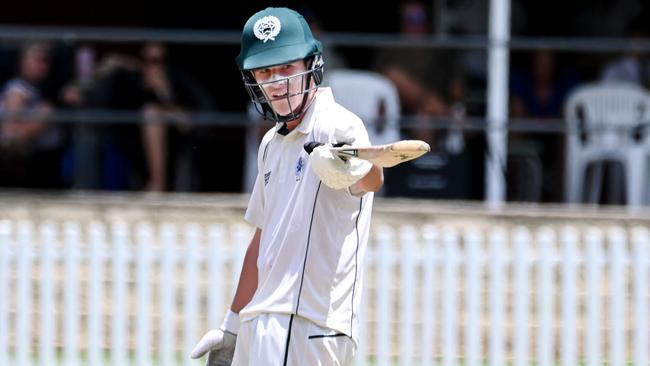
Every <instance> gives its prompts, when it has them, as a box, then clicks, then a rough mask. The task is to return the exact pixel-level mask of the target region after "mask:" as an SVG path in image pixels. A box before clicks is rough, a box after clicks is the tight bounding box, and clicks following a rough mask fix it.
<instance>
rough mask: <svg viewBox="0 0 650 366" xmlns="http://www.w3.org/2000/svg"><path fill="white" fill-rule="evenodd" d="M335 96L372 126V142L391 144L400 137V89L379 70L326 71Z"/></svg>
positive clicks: (328, 83)
mask: <svg viewBox="0 0 650 366" xmlns="http://www.w3.org/2000/svg"><path fill="white" fill-rule="evenodd" d="M325 83H326V85H328V86H330V87H331V88H332V92H333V94H334V99H335V100H336V101H337V102H338V103H339V104H341V105H342V106H344V107H345V108H347V109H349V110H350V111H351V112H353V113H354V114H356V115H357V116H359V117H360V118H361V119H362V120H363V122H364V123H365V125H366V128H367V129H368V135H369V137H370V142H372V143H373V144H375V145H381V144H387V143H391V142H395V141H397V140H399V139H400V132H399V118H400V113H401V112H400V103H399V95H398V93H397V88H395V86H394V85H393V83H392V82H391V81H390V80H389V79H387V78H386V77H384V76H383V75H381V74H379V73H375V72H372V71H363V70H352V69H336V70H332V71H329V72H326V73H325Z"/></svg>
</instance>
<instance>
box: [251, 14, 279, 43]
mask: <svg viewBox="0 0 650 366" xmlns="http://www.w3.org/2000/svg"><path fill="white" fill-rule="evenodd" d="M281 28H282V25H281V24H280V19H278V18H276V17H274V16H273V15H269V16H266V17H264V18H260V19H258V20H257V21H256V22H255V25H254V26H253V32H254V33H255V37H257V39H260V40H262V41H264V43H266V41H268V40H269V39H270V40H271V41H275V37H276V36H277V35H278V34H279V33H280V29H281Z"/></svg>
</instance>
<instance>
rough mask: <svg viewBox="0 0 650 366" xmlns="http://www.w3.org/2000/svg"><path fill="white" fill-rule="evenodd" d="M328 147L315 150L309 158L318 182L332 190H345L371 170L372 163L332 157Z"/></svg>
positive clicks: (323, 146)
mask: <svg viewBox="0 0 650 366" xmlns="http://www.w3.org/2000/svg"><path fill="white" fill-rule="evenodd" d="M330 148H331V146H330V145H322V146H319V147H317V148H315V149H314V150H313V151H312V152H311V154H309V156H310V161H311V167H312V169H314V172H315V173H316V175H318V177H319V178H320V180H321V181H322V182H323V183H325V185H327V186H328V187H330V188H332V189H343V188H347V187H349V186H351V185H353V184H354V183H356V182H358V181H359V180H360V179H361V178H363V177H365V176H366V174H368V172H369V171H370V169H371V168H372V163H370V162H368V161H365V160H361V159H356V158H350V159H348V160H343V159H341V158H339V157H338V156H334V154H332V152H331V151H330Z"/></svg>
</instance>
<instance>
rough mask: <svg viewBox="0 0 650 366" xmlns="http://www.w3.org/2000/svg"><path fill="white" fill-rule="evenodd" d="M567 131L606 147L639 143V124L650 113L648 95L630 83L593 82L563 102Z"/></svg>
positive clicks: (606, 148)
mask: <svg viewBox="0 0 650 366" xmlns="http://www.w3.org/2000/svg"><path fill="white" fill-rule="evenodd" d="M565 115H566V119H567V124H568V127H569V134H570V136H573V137H574V138H577V137H576V136H582V138H580V139H579V140H580V143H581V144H582V145H584V146H585V147H586V146H593V147H595V148H599V149H603V150H608V149H618V148H622V147H629V146H631V145H634V144H637V143H639V142H640V141H639V139H638V136H636V135H635V134H636V132H637V130H638V127H640V126H642V125H643V124H644V123H646V122H647V121H648V117H649V116H650V97H649V95H648V94H647V93H646V92H645V90H644V89H642V88H641V87H640V86H638V85H636V84H632V83H593V84H587V85H585V86H582V87H580V88H578V89H576V90H575V91H574V92H573V93H571V95H570V96H569V99H568V100H567V103H566V109H565Z"/></svg>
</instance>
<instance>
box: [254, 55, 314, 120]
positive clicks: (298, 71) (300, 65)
mask: <svg viewBox="0 0 650 366" xmlns="http://www.w3.org/2000/svg"><path fill="white" fill-rule="evenodd" d="M306 71H307V66H306V65H305V61H304V60H298V61H294V62H291V63H288V64H283V65H277V66H270V67H263V68H260V69H255V70H253V76H254V77H255V80H256V81H257V82H258V83H259V84H261V86H262V89H263V90H264V94H265V95H266V98H267V100H268V101H269V102H270V103H271V105H272V106H273V109H274V110H275V112H276V113H277V114H279V115H281V116H286V115H288V114H290V113H291V112H292V111H294V110H296V109H298V108H299V107H300V104H301V103H302V99H303V91H304V90H305V89H306V88H307V85H305V83H306V80H307V78H306V77H305V76H306V75H307V74H306Z"/></svg>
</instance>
